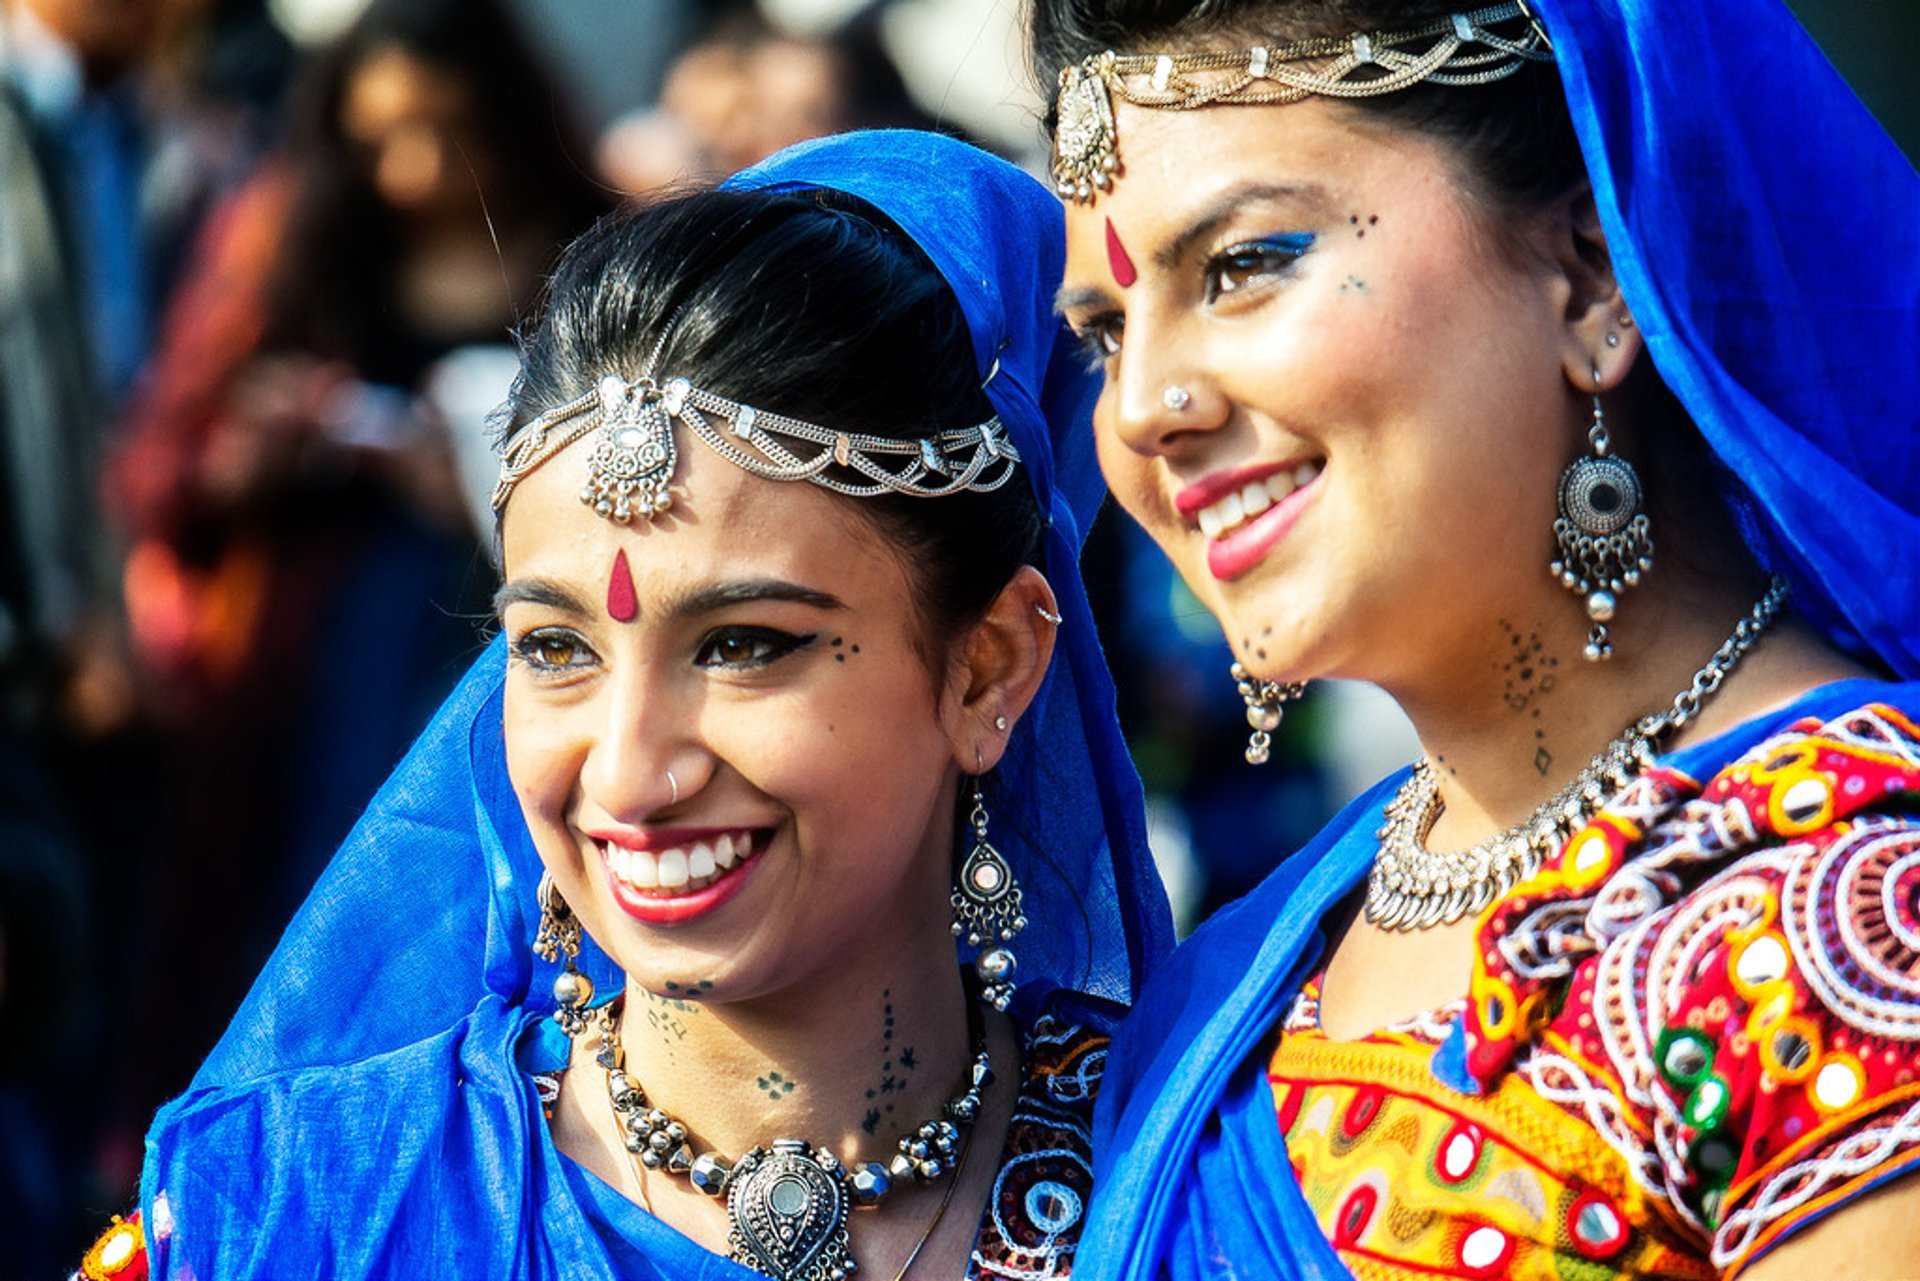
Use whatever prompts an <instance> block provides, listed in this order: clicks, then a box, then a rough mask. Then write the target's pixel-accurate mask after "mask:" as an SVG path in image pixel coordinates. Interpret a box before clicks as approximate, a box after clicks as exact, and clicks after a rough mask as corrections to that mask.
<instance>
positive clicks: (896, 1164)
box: [595, 998, 993, 1281]
mask: <svg viewBox="0 0 1920 1281" xmlns="http://www.w3.org/2000/svg"><path fill="white" fill-rule="evenodd" d="M623 1004H624V998H622V999H619V1000H614V1001H610V1002H608V1003H607V1004H606V1005H604V1006H602V1007H601V1008H600V1010H599V1013H598V1019H599V1026H600V1050H599V1053H598V1055H597V1056H596V1060H595V1061H596V1062H598V1063H599V1065H600V1066H601V1067H602V1068H604V1069H605V1070H606V1073H607V1097H608V1099H609V1100H610V1101H611V1102H612V1104H613V1112H614V1118H615V1120H616V1121H617V1122H618V1124H619V1127H620V1130H621V1135H620V1137H621V1141H622V1142H623V1143H625V1144H626V1148H627V1151H628V1152H630V1153H632V1154H633V1160H634V1162H635V1165H636V1167H637V1168H636V1169H635V1174H636V1176H638V1178H639V1180H640V1184H641V1188H642V1195H643V1197H644V1194H645V1191H644V1190H645V1186H646V1171H648V1170H661V1169H664V1170H666V1171H667V1172H668V1173H669V1174H676V1175H681V1176H683V1177H685V1178H686V1179H687V1180H688V1181H689V1182H691V1183H692V1184H693V1186H694V1187H696V1188H698V1189H699V1190H700V1191H701V1192H704V1193H706V1194H707V1195H708V1196H711V1197H716V1198H718V1197H724V1198H725V1199H726V1209H727V1252H728V1255H729V1257H731V1258H732V1259H733V1260H734V1262H736V1263H743V1264H745V1265H746V1266H747V1267H749V1268H752V1269H753V1270H754V1271H756V1272H759V1273H762V1274H764V1275H766V1276H770V1277H777V1278H780V1281H849V1279H850V1278H851V1277H852V1276H853V1274H854V1273H855V1272H856V1271H857V1270H858V1265H857V1264H856V1262H855V1260H854V1258H853V1254H852V1251H851V1249H850V1247H849V1242H848V1235H847V1218H848V1213H849V1211H850V1210H852V1209H854V1208H859V1209H874V1208H876V1207H878V1206H879V1205H880V1204H881V1203H882V1202H883V1201H885V1200H886V1199H887V1198H888V1196H889V1194H890V1193H891V1192H892V1191H893V1189H894V1187H895V1186H896V1185H899V1184H905V1183H908V1182H914V1183H920V1184H933V1183H936V1182H938V1181H939V1180H941V1179H942V1178H945V1179H946V1180H947V1188H946V1194H945V1196H944V1197H943V1198H942V1199H941V1201H940V1207H939V1209H938V1210H936V1211H935V1212H934V1215H933V1219H932V1221H931V1222H930V1223H928V1225H927V1230H926V1231H925V1232H923V1233H922V1234H921V1236H920V1241H919V1243H918V1244H917V1245H915V1246H914V1248H913V1253H912V1254H911V1255H909V1256H908V1257H907V1262H906V1263H905V1264H904V1265H903V1266H902V1267H901V1269H900V1275H902V1276H904V1275H905V1274H906V1271H907V1268H909V1267H911V1266H912V1265H913V1261H914V1259H916V1258H918V1257H919V1255H920V1251H921V1249H922V1248H923V1247H924V1246H925V1245H926V1243H927V1242H928V1240H930V1239H931V1238H932V1236H933V1233H934V1229H935V1228H937V1227H938V1226H939V1225H940V1220H941V1219H942V1218H943V1217H944V1216H945V1214H946V1211H947V1205H948V1203H949V1202H950V1201H951V1200H952V1199H953V1190H954V1187H955V1186H956V1185H957V1184H958V1183H959V1181H960V1169H961V1166H962V1165H963V1164H964V1163H965V1161H966V1155H967V1151H968V1149H969V1147H970V1146H971V1145H970V1138H971V1135H972V1132H973V1122H974V1119H975V1118H976V1117H978V1116H979V1114H980V1109H981V1107H982V1106H983V1104H984V1098H985V1093H986V1090H987V1088H988V1087H989V1086H990V1085H992V1084H993V1068H992V1066H991V1064H990V1062H989V1055H988V1053H987V1038H986V1025H985V1021H984V1020H983V1019H982V1018H981V1017H980V1013H979V1011H978V1009H977V1008H975V1007H969V1017H968V1023H969V1024H970V1026H971V1029H972V1034H973V1056H972V1059H971V1061H970V1063H969V1066H968V1069H967V1074H966V1084H965V1085H964V1086H963V1087H962V1089H961V1091H960V1092H959V1093H958V1094H956V1095H954V1096H953V1097H952V1098H951V1099H948V1100H947V1102H946V1104H945V1106H944V1107H943V1108H942V1109H941V1115H940V1116H939V1118H937V1119H933V1120H928V1121H924V1122H922V1123H921V1124H920V1125H919V1126H918V1127H916V1128H915V1129H913V1130H910V1131H908V1132H907V1133H906V1134H905V1135H903V1136H902V1137H901V1138H900V1140H899V1142H898V1144H896V1147H897V1148H898V1151H897V1152H896V1153H895V1154H894V1156H893V1159H892V1160H891V1161H888V1162H886V1163H884V1164H883V1163H881V1162H879V1161H862V1162H859V1163H857V1164H856V1165H855V1166H854V1167H853V1169H851V1170H848V1169H847V1168H846V1167H845V1166H844V1165H842V1164H841V1163H840V1159H839V1158H838V1157H836V1156H835V1155H834V1154H833V1152H832V1151H831V1150H829V1149H828V1148H826V1147H823V1146H816V1145H814V1144H812V1143H809V1142H808V1141H807V1140H805V1139H787V1138H782V1139H775V1140H774V1141H773V1142H772V1143H769V1144H765V1145H756V1146H755V1147H753V1148H751V1149H750V1150H749V1151H748V1152H747V1153H746V1154H745V1155H744V1156H742V1157H741V1158H740V1159H739V1160H737V1161H732V1162H729V1161H727V1160H726V1158H724V1157H722V1156H719V1155H718V1154H717V1153H713V1152H704V1153H701V1154H699V1155H697V1156H696V1155H695V1154H694V1150H693V1146H692V1144H693V1139H692V1135H691V1134H690V1133H689V1131H688V1130H687V1127H686V1126H685V1125H684V1124H683V1123H681V1122H680V1121H678V1120H675V1119H674V1118H673V1117H671V1116H669V1115H668V1114H667V1113H665V1112H663V1111H661V1110H660V1109H659V1108H657V1107H654V1106H653V1105H652V1104H651V1103H649V1102H648V1101H647V1096H646V1093H645V1092H644V1091H643V1090H642V1089H641V1088H640V1085H639V1083H638V1082H636V1081H635V1080H634V1079H633V1078H632V1077H630V1076H628V1075H627V1073H626V1071H625V1053H624V1051H623V1050H622V1049H621V1045H620V1012H621V1007H622V1005H623Z"/></svg>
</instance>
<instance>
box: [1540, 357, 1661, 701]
mask: <svg viewBox="0 0 1920 1281" xmlns="http://www.w3.org/2000/svg"><path fill="white" fill-rule="evenodd" d="M1599 381H1600V371H1599V370H1597V369H1596V370H1595V371H1594V382H1595V384H1596V385H1597V384H1598V383H1599ZM1587 443H1588V444H1589V445H1591V446H1592V448H1593V452H1592V453H1591V454H1589V455H1587V456H1586V457H1585V458H1576V459H1574V460H1573V462H1572V463H1571V464H1569V465H1568V467H1567V469H1566V470H1565V471H1564V472H1562V473H1560V514H1559V516H1558V518H1557V519H1555V521H1554V522H1553V541H1554V542H1555V544H1556V545H1557V546H1558V547H1559V550H1560V556H1559V559H1557V560H1555V561H1554V562H1553V563H1552V564H1551V565H1549V566H1547V572H1548V573H1550V574H1552V575H1553V576H1554V577H1555V578H1557V579H1559V580H1560V585H1561V586H1562V587H1564V588H1566V589H1567V590H1568V591H1570V592H1574V593H1576V594H1578V595H1581V596H1585V597H1586V598H1587V617H1588V618H1589V619H1590V620H1592V622H1593V628H1592V630H1591V631H1589V632H1588V633H1587V647H1586V649H1585V651H1584V653H1585V655H1586V659H1587V661H1588V662H1590V663H1598V662H1600V661H1602V660H1604V659H1608V658H1612V657H1613V640H1612V637H1611V636H1610V635H1609V634H1608V631H1607V624H1608V623H1610V622H1612V621H1613V618H1614V615H1615V614H1616V613H1617V612H1618V611H1619V608H1620V596H1621V594H1622V593H1624V592H1625V591H1626V590H1627V589H1628V588H1629V587H1638V586H1639V585H1640V576H1641V575H1642V574H1645V573H1646V572H1647V571H1648V570H1650V569H1652V568H1653V534H1652V525H1651V522H1649V521H1648V519H1647V514H1646V513H1645V512H1644V511H1642V510H1641V509H1640V504H1641V499H1642V491H1641V488H1640V473H1639V472H1636V471H1635V470H1634V469H1633V464H1631V463H1629V462H1627V461H1626V460H1625V459H1622V458H1619V457H1616V456H1615V455H1613V454H1611V453H1609V452H1608V449H1609V446H1610V441H1609V440H1608V437H1607V417H1606V410H1605V409H1604V408H1603V407H1602V406H1601V404H1600V397H1599V396H1597V395H1596V396H1595V397H1594V398H1593V425H1592V426H1591V427H1589V428H1588V429H1587Z"/></svg>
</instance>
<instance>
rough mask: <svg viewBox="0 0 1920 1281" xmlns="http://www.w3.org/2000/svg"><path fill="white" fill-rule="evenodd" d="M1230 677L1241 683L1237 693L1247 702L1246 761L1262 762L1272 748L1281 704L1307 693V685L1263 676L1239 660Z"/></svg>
mask: <svg viewBox="0 0 1920 1281" xmlns="http://www.w3.org/2000/svg"><path fill="white" fill-rule="evenodd" d="M1233 679H1234V682H1235V683H1236V684H1237V685H1239V686H1240V697H1241V699H1243V700H1244V701H1245V702H1246V705H1247V724H1248V725H1249V726H1250V727H1251V728H1252V729H1253V733H1252V734H1249V735H1248V736H1247V764H1249V765H1265V764H1266V763H1267V758H1268V756H1270V755H1271V754H1272V752H1273V731H1275V730H1277V729H1279V728H1280V711H1281V707H1282V705H1283V704H1286V703H1289V702H1292V701H1293V700H1294V699H1296V698H1298V697H1300V696H1301V695H1302V694H1304V693H1306V692H1307V687H1306V686H1305V685H1299V684H1294V683H1291V682H1289V683H1287V684H1284V685H1283V684H1281V683H1280V682H1279V681H1269V680H1262V679H1261V678H1260V677H1258V676H1255V675H1253V674H1252V673H1251V672H1249V671H1247V669H1246V668H1245V667H1244V666H1242V665H1241V664H1239V663H1235V664H1234V665H1233Z"/></svg>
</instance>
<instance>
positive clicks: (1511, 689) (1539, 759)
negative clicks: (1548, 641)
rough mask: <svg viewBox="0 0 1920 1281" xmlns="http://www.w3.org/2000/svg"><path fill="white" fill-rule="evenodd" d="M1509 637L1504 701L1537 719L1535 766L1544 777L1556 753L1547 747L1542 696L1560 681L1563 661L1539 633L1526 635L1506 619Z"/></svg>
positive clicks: (1503, 626)
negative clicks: (1554, 654) (1553, 653)
mask: <svg viewBox="0 0 1920 1281" xmlns="http://www.w3.org/2000/svg"><path fill="white" fill-rule="evenodd" d="M1500 630H1501V632H1502V633H1503V634H1504V635H1505V636H1506V639H1507V649H1508V657H1507V661H1505V662H1504V663H1501V664H1500V673H1501V677H1502V685H1501V690H1500V697H1501V700H1502V701H1504V702H1505V703H1506V705H1507V706H1508V707H1509V708H1510V709H1512V710H1513V711H1515V712H1525V713H1526V714H1527V716H1528V718H1529V719H1530V720H1531V721H1532V722H1533V769H1534V772H1535V773H1537V774H1539V775H1540V776H1541V777H1542V778H1545V777H1546V776H1547V772H1548V771H1549V770H1551V769H1552V768H1553V753H1552V752H1551V751H1549V750H1547V732H1546V730H1545V729H1543V728H1542V727H1541V719H1542V718H1541V715H1540V711H1541V709H1540V706H1539V699H1540V698H1541V697H1542V696H1543V695H1546V694H1549V693H1551V692H1552V691H1553V687H1554V686H1555V685H1556V684H1557V683H1558V682H1559V675H1558V673H1557V671H1556V670H1555V669H1557V668H1558V667H1559V666H1560V660H1559V659H1558V658H1555V657H1554V656H1553V655H1552V654H1549V653H1547V652H1546V646H1545V645H1544V644H1543V643H1542V642H1541V640H1540V636H1539V633H1537V632H1529V633H1528V634H1527V635H1525V636H1522V635H1521V634H1520V632H1519V630H1518V629H1516V628H1515V627H1514V626H1513V625H1512V624H1510V623H1508V622H1507V621H1506V620H1504V619H1502V620H1501V622H1500Z"/></svg>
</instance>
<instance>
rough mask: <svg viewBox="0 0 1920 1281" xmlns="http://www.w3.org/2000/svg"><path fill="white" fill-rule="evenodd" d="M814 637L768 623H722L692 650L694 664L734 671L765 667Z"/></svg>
mask: <svg viewBox="0 0 1920 1281" xmlns="http://www.w3.org/2000/svg"><path fill="white" fill-rule="evenodd" d="M811 640H813V637H812V636H811V635H808V636H795V635H793V634H792V633H791V632H783V631H778V630H776V629H774V628H771V627H722V628H719V629H717V630H715V631H713V632H711V633H709V634H708V636H707V638H706V639H705V640H704V641H702V642H701V643H700V648H699V650H698V652H696V653H695V654H694V658H693V661H694V665H695V666H697V667H718V668H726V669H731V670H734V671H742V670H746V669H749V668H755V667H765V666H766V665H767V664H769V663H772V662H776V661H777V660H779V659H782V658H784V657H786V656H787V655H788V654H791V653H792V652H793V651H794V650H796V649H799V648H801V647H802V646H804V645H806V644H807V643H808V642H810V641H811Z"/></svg>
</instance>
